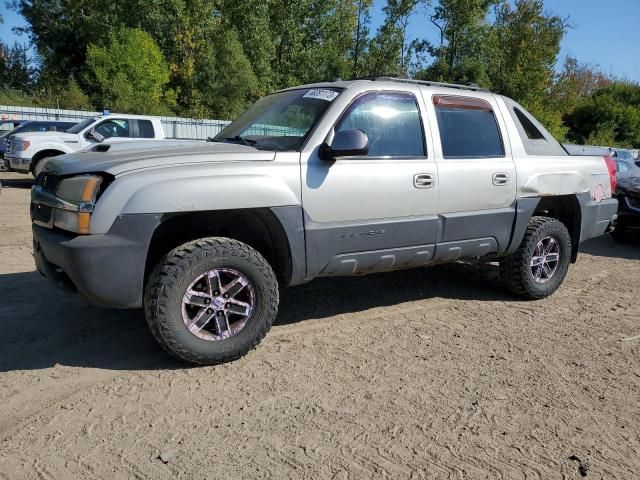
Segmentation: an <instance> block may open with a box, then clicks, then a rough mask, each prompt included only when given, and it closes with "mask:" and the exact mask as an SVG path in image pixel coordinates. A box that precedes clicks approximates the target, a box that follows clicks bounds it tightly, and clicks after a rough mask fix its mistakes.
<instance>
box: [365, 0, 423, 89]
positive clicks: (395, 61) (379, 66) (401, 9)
mask: <svg viewBox="0 0 640 480" xmlns="http://www.w3.org/2000/svg"><path fill="white" fill-rule="evenodd" d="M426 3H427V2H426V1H425V0H388V1H387V4H386V6H385V7H384V8H383V9H382V10H383V12H384V14H385V19H384V22H383V23H382V25H381V26H380V28H379V29H378V31H377V33H376V36H375V37H374V38H373V39H372V41H371V45H370V47H369V56H368V63H369V73H370V74H371V75H382V74H393V75H400V76H404V75H406V74H407V72H408V70H409V64H410V57H411V53H412V46H413V44H412V43H411V42H409V41H408V38H407V26H408V25H409V20H410V18H411V16H412V15H413V14H414V13H415V11H416V8H417V7H418V5H421V4H426Z"/></svg>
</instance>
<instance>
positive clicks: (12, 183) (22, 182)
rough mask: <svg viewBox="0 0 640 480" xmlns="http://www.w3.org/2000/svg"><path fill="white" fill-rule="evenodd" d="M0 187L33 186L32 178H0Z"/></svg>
mask: <svg viewBox="0 0 640 480" xmlns="http://www.w3.org/2000/svg"><path fill="white" fill-rule="evenodd" d="M0 185H2V188H31V187H32V186H33V178H31V177H29V178H26V177H25V178H9V179H6V180H5V179H3V178H0Z"/></svg>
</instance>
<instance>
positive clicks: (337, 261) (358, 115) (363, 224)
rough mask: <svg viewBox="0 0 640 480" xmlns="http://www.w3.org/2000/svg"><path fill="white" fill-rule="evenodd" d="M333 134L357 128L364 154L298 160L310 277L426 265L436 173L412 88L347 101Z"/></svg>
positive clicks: (311, 154)
mask: <svg viewBox="0 0 640 480" xmlns="http://www.w3.org/2000/svg"><path fill="white" fill-rule="evenodd" d="M347 101H348V104H346V107H345V108H344V111H343V113H342V114H340V115H339V117H337V121H336V122H335V125H334V127H333V128H334V131H341V130H343V129H360V130H362V131H364V132H365V133H366V134H367V137H368V139H369V153H368V155H366V156H361V157H345V158H339V159H337V160H335V161H333V162H329V161H326V160H322V159H320V158H319V157H318V154H317V151H318V149H317V148H315V149H314V150H312V151H311V152H309V153H308V154H305V153H304V152H303V156H302V199H303V206H304V215H305V228H306V241H307V258H308V259H309V260H308V268H307V275H308V277H313V276H315V275H318V274H319V275H350V274H353V273H365V272H370V271H382V270H391V269H395V268H401V267H407V266H414V265H416V266H417V265H423V264H426V263H427V262H428V261H429V260H430V259H431V257H432V255H433V249H434V244H435V240H436V235H437V229H438V220H437V199H438V197H437V196H438V188H439V187H438V178H437V177H438V176H437V167H436V164H435V162H434V160H433V158H432V157H431V158H430V157H429V155H428V153H427V148H428V147H430V140H429V139H428V136H425V132H424V129H423V123H424V121H425V118H426V117H425V116H424V115H423V112H424V108H423V107H424V104H423V103H422V99H421V98H420V95H419V91H418V90H417V89H415V90H413V91H404V92H396V91H376V92H363V93H361V94H358V95H356V96H355V97H354V98H352V99H350V100H347Z"/></svg>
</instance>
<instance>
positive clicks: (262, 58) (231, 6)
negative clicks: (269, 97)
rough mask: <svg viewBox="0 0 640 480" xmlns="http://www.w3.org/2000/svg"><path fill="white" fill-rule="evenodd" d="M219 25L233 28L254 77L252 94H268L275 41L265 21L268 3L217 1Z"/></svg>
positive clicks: (268, 7)
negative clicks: (254, 84)
mask: <svg viewBox="0 0 640 480" xmlns="http://www.w3.org/2000/svg"><path fill="white" fill-rule="evenodd" d="M219 9H220V13H221V17H222V23H223V25H222V28H223V29H225V30H235V31H236V32H237V34H238V39H239V40H240V43H241V44H242V49H243V51H244V54H245V55H246V57H247V58H248V59H249V62H250V63H251V69H252V70H253V72H254V74H255V76H256V82H257V83H256V85H257V89H256V91H255V92H253V93H255V95H256V96H262V95H265V94H266V93H269V92H270V91H271V90H272V88H273V85H274V78H273V69H272V67H271V65H272V62H273V59H274V57H275V44H274V40H273V36H272V29H271V24H270V20H269V11H270V3H269V2H265V1H264V0H221V1H220V6H219Z"/></svg>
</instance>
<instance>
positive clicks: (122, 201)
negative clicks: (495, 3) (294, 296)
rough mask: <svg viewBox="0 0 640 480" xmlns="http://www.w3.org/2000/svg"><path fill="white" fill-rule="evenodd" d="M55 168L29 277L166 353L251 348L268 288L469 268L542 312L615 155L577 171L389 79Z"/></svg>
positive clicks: (317, 89)
mask: <svg viewBox="0 0 640 480" xmlns="http://www.w3.org/2000/svg"><path fill="white" fill-rule="evenodd" d="M103 150H104V151H96V152H78V153H73V154H69V155H64V156H60V157H56V158H54V159H52V160H51V161H49V162H48V163H47V165H46V167H45V169H44V171H43V172H42V173H41V174H40V175H38V177H37V179H36V184H35V186H34V187H33V190H32V204H31V215H32V219H33V248H34V256H35V260H36V264H37V268H38V270H39V271H40V272H42V273H43V274H44V275H45V276H46V277H47V278H49V279H50V280H51V281H53V282H54V283H55V284H57V285H59V286H62V287H64V288H67V289H69V290H72V291H75V292H78V293H80V294H81V295H82V296H84V297H86V298H87V299H88V300H90V301H91V302H94V303H96V304H100V305H105V306H110V307H116V308H140V307H144V309H145V314H146V318H147V320H148V323H149V326H150V329H151V332H152V333H153V335H154V336H155V338H156V339H157V340H158V342H159V343H160V344H161V345H162V346H163V347H164V348H165V349H166V350H168V351H169V352H170V353H172V354H173V355H175V356H176V357H178V358H180V359H182V360H185V361H189V362H193V363H198V364H211V363H218V362H224V361H228V360H232V359H235V358H238V357H240V356H241V355H244V354H245V353H246V352H247V351H249V350H250V349H251V348H253V347H255V346H256V345H257V344H258V343H259V342H260V341H261V339H262V338H263V337H264V336H265V334H266V333H267V331H268V330H269V328H270V326H271V324H272V322H273V321H274V319H275V317H276V314H277V311H278V300H279V288H280V287H284V286H287V285H296V284H300V283H303V282H308V281H310V280H312V279H313V278H315V277H319V276H336V275H359V274H365V273H372V272H380V271H388V270H395V269H401V268H411V267H424V266H428V265H431V264H435V263H442V262H453V261H456V260H461V259H476V260H478V261H499V262H500V265H501V270H502V273H503V276H504V280H505V283H506V285H507V286H508V288H509V289H510V290H511V291H512V292H514V293H515V294H517V295H520V296H522V297H524V298H529V299H540V298H543V297H546V296H548V295H550V294H551V293H553V292H554V291H555V290H556V289H557V288H558V287H559V286H560V284H561V283H562V281H563V279H564V277H565V275H566V273H567V269H568V268H569V264H570V263H572V262H575V261H576V258H577V255H578V248H579V245H580V243H581V242H583V241H585V240H587V239H589V238H591V237H594V236H597V235H601V234H603V233H605V232H606V231H607V230H609V229H610V228H611V227H612V225H613V223H614V221H615V218H616V211H617V208H618V205H617V201H616V200H614V199H612V198H611V192H612V185H613V184H614V183H615V168H614V166H613V164H612V162H611V159H606V158H603V157H599V156H591V157H590V156H571V155H568V154H567V152H566V151H565V150H564V148H563V147H562V146H561V145H560V144H559V143H558V142H557V141H556V140H554V139H553V138H552V137H551V136H550V135H549V133H548V132H547V131H546V130H545V129H544V127H543V126H542V125H540V123H538V122H537V121H536V120H535V119H534V118H533V117H532V116H531V115H530V114H529V113H527V112H526V111H525V109H524V108H522V107H521V106H520V105H518V104H517V103H515V102H514V101H512V100H510V99H508V98H505V97H503V96H500V95H495V94H492V93H491V92H489V91H485V90H482V89H479V88H476V87H468V86H461V85H444V84H437V83H433V82H420V81H411V80H404V79H394V78H376V79H370V80H357V81H348V82H347V81H337V82H330V83H319V84H313V85H305V86H300V87H295V88H290V89H287V90H282V91H279V92H276V93H274V94H272V95H268V96H266V97H264V98H263V99H261V100H260V101H258V102H257V103H256V104H255V105H253V106H252V107H251V108H250V109H249V110H248V111H247V112H246V113H244V114H243V115H242V116H241V117H240V118H238V119H237V120H236V121H234V122H233V123H231V124H230V125H229V126H227V127H226V128H225V129H224V130H223V131H222V132H221V133H220V134H219V135H218V136H216V137H215V138H214V139H213V142H209V143H203V144H201V145H190V146H176V145H173V146H171V145H167V146H163V145H150V146H149V147H148V148H140V146H137V148H131V149H127V148H126V147H124V146H119V148H117V149H114V150H113V151H109V149H108V148H104V149H103Z"/></svg>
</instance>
